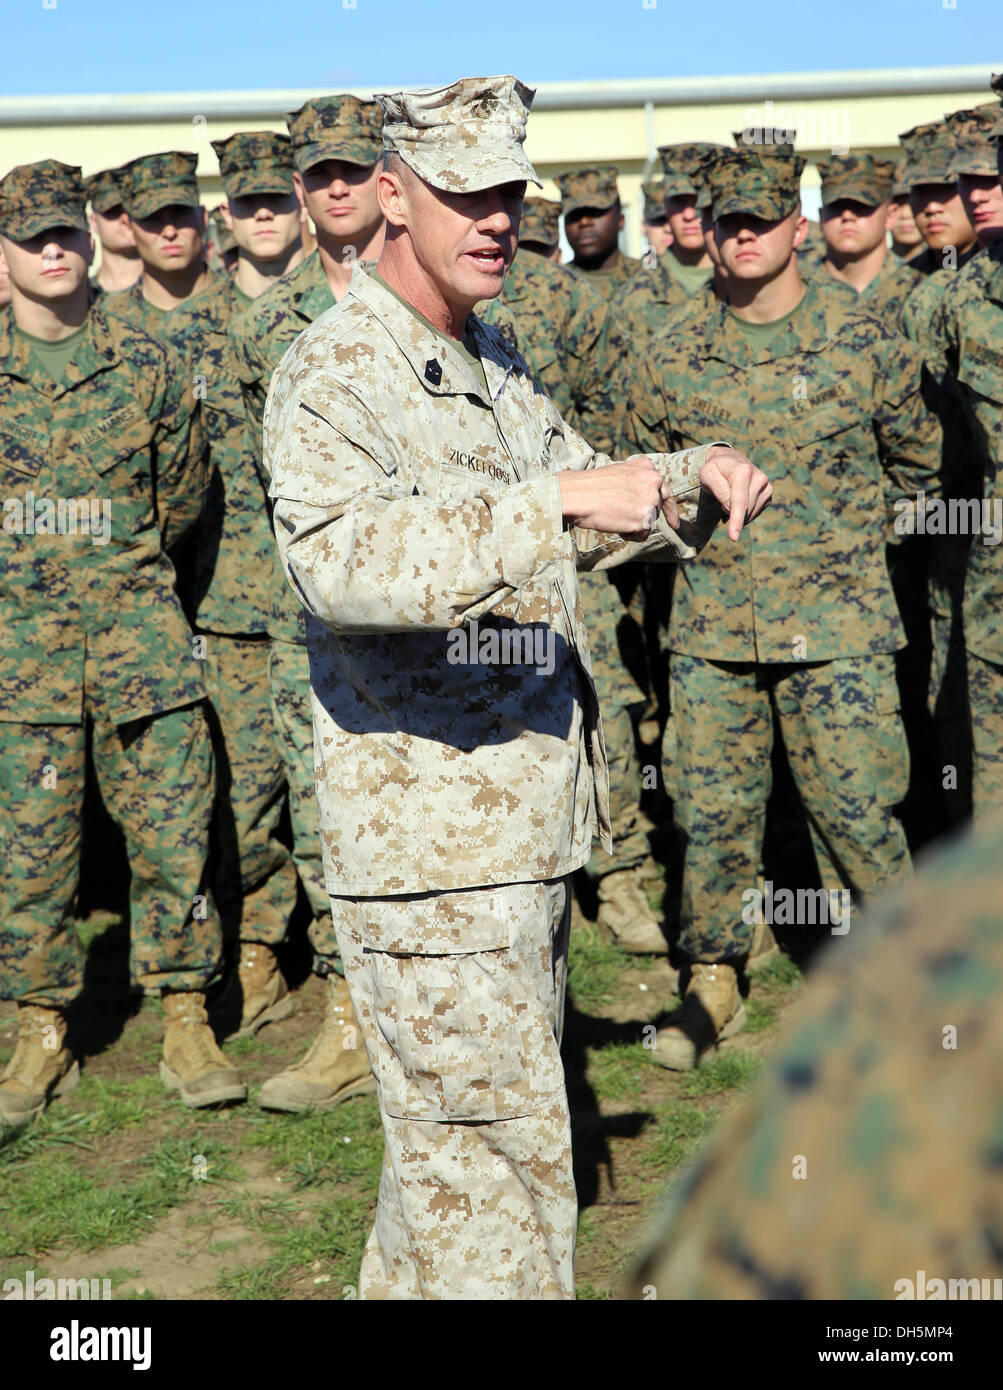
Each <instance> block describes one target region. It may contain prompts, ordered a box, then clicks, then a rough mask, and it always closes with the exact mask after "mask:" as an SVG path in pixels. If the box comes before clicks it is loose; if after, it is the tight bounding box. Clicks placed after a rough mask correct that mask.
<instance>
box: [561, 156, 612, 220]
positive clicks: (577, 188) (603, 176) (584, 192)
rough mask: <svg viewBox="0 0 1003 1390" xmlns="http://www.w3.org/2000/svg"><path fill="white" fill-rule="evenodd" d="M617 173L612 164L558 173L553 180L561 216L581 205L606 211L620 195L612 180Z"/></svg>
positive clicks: (593, 209)
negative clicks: (556, 187)
mask: <svg viewBox="0 0 1003 1390" xmlns="http://www.w3.org/2000/svg"><path fill="white" fill-rule="evenodd" d="M619 172H620V171H619V169H618V168H617V166H616V165H615V164H603V165H597V166H595V167H594V168H589V169H570V170H569V171H568V172H567V173H566V174H558V175H557V177H556V178H555V179H554V182H555V183H556V184H557V186H558V188H559V189H560V190H561V212H562V213H563V214H564V216H565V217H567V216H568V214H569V213H572V212H580V211H581V210H582V209H583V208H589V209H591V211H593V212H608V211H609V209H610V208H611V207H613V206H614V204H615V203H617V202H618V201H619V198H620V190H619V189H618V188H617V183H616V176H617V174H618V173H619Z"/></svg>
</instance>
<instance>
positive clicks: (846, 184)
mask: <svg viewBox="0 0 1003 1390" xmlns="http://www.w3.org/2000/svg"><path fill="white" fill-rule="evenodd" d="M818 172H819V177H820V178H821V180H822V206H823V207H825V206H826V205H827V204H828V203H835V202H837V201H838V200H839V199H840V198H850V199H852V200H853V202H855V203H863V204H864V206H865V207H869V208H876V207H879V206H880V205H881V204H882V203H883V202H885V200H886V199H888V198H890V197H891V196H892V189H893V188H894V186H895V161H894V160H893V159H875V158H874V156H873V155H870V154H834V155H832V156H830V158H829V159H822V160H819V164H818Z"/></svg>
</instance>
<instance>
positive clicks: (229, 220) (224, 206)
mask: <svg viewBox="0 0 1003 1390" xmlns="http://www.w3.org/2000/svg"><path fill="white" fill-rule="evenodd" d="M216 211H217V212H220V213H222V214H223V221H224V222H225V223H226V225H227V226H228V227H229V228H230V231H231V232H232V231H233V213H232V212H231V211H230V204H229V203H228V202H227V200H226V199H225V198H224V199H223V201H222V202H221V203H220V205H219V207H218V208H217V209H216Z"/></svg>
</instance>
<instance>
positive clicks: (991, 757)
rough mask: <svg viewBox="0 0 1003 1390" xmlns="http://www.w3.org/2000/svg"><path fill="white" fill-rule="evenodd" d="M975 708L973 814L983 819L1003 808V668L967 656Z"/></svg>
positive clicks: (970, 691) (970, 692)
mask: <svg viewBox="0 0 1003 1390" xmlns="http://www.w3.org/2000/svg"><path fill="white" fill-rule="evenodd" d="M968 693H969V698H970V700H971V708H972V743H973V749H974V752H973V768H974V775H973V779H972V781H973V785H972V814H973V816H974V818H975V819H976V820H978V821H981V820H984V819H985V817H986V815H987V814H988V813H989V812H991V811H992V810H993V808H994V807H996V806H1000V805H1003V665H1000V664H999V663H998V662H995V661H987V660H986V659H985V657H981V656H976V655H975V653H974V652H969V653H968Z"/></svg>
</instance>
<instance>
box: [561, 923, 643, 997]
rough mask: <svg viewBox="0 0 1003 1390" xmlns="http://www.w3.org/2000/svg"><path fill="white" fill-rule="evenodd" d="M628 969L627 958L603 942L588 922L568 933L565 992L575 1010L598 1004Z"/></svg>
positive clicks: (599, 934)
mask: <svg viewBox="0 0 1003 1390" xmlns="http://www.w3.org/2000/svg"><path fill="white" fill-rule="evenodd" d="M629 966H630V957H629V956H626V955H625V954H624V953H623V951H618V950H617V949H616V947H615V946H611V945H610V944H609V942H608V941H605V940H604V939H603V937H602V935H601V933H600V931H599V928H598V927H596V926H594V925H593V924H592V923H591V922H586V923H585V924H584V925H582V926H576V927H575V930H574V931H573V932H572V933H571V948H570V952H569V955H568V990H569V992H570V994H571V996H572V997H573V999H574V1001H575V1004H576V1005H577V1006H578V1007H579V1008H582V1007H584V1006H588V1007H592V1006H594V1005H599V1004H601V1003H602V1001H603V1000H604V999H606V998H608V996H609V995H610V994H611V993H612V991H613V990H614V989H615V988H616V982H617V980H618V979H619V977H620V976H621V975H622V974H623V972H624V970H626V969H628V968H629Z"/></svg>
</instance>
